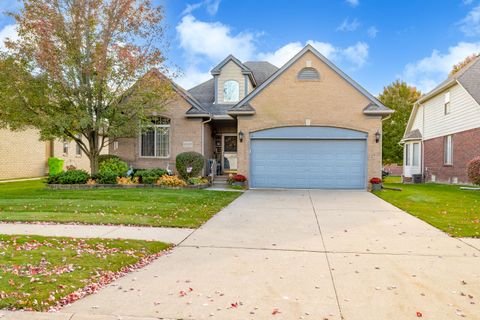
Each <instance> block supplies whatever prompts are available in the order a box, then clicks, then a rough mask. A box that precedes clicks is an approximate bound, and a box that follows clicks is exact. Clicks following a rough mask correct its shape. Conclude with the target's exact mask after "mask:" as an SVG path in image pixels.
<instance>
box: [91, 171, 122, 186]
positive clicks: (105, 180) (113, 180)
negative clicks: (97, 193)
mask: <svg viewBox="0 0 480 320" xmlns="http://www.w3.org/2000/svg"><path fill="white" fill-rule="evenodd" d="M117 177H118V175H117V174H116V173H115V172H101V173H98V174H97V175H96V176H95V181H96V182H97V183H98V184H117Z"/></svg>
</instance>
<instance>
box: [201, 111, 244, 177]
mask: <svg viewBox="0 0 480 320" xmlns="http://www.w3.org/2000/svg"><path fill="white" fill-rule="evenodd" d="M210 129H211V143H212V144H213V148H212V152H211V153H210V154H207V153H206V154H205V156H206V157H207V158H209V159H214V160H215V162H216V169H214V170H215V175H217V176H219V175H228V174H232V173H233V174H234V173H236V172H237V168H238V167H237V166H238V155H237V147H238V136H237V122H236V121H235V120H233V119H232V120H213V121H212V122H211V124H210Z"/></svg>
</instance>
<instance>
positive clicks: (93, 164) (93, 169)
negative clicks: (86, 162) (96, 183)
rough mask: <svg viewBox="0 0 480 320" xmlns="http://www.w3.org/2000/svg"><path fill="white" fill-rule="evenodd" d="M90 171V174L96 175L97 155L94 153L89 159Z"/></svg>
mask: <svg viewBox="0 0 480 320" xmlns="http://www.w3.org/2000/svg"><path fill="white" fill-rule="evenodd" d="M89 159H90V171H91V174H92V175H94V174H97V173H98V155H97V153H96V152H94V154H91V155H90V157H89Z"/></svg>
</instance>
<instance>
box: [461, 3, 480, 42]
mask: <svg viewBox="0 0 480 320" xmlns="http://www.w3.org/2000/svg"><path fill="white" fill-rule="evenodd" d="M459 26H460V30H461V31H462V32H463V33H464V34H465V35H467V36H472V37H473V36H478V35H480V5H478V6H476V7H475V8H473V9H472V10H471V11H470V12H469V13H468V14H467V16H466V17H465V18H463V19H462V20H461V21H460V22H459Z"/></svg>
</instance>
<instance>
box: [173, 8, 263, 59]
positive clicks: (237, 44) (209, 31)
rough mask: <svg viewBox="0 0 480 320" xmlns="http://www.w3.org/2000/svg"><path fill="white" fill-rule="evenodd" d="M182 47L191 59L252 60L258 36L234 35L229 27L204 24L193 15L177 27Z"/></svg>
mask: <svg viewBox="0 0 480 320" xmlns="http://www.w3.org/2000/svg"><path fill="white" fill-rule="evenodd" d="M176 29H177V33H178V36H179V39H180V46H181V47H182V48H183V49H184V50H185V51H186V52H187V53H188V55H189V56H190V58H192V57H195V56H203V57H206V58H208V59H210V60H211V61H216V62H220V60H221V59H223V58H225V57H226V56H227V55H229V54H230V53H231V54H234V55H235V56H236V57H237V58H238V59H240V60H245V59H250V58H251V57H252V56H253V54H254V52H255V45H254V40H255V38H256V36H257V35H255V34H253V33H250V32H240V33H237V34H233V33H232V30H231V29H230V27H229V26H227V25H224V24H222V23H220V22H203V21H199V20H197V19H195V17H194V16H192V15H186V16H185V17H183V18H182V20H181V21H180V23H179V24H178V25H177V27H176Z"/></svg>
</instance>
